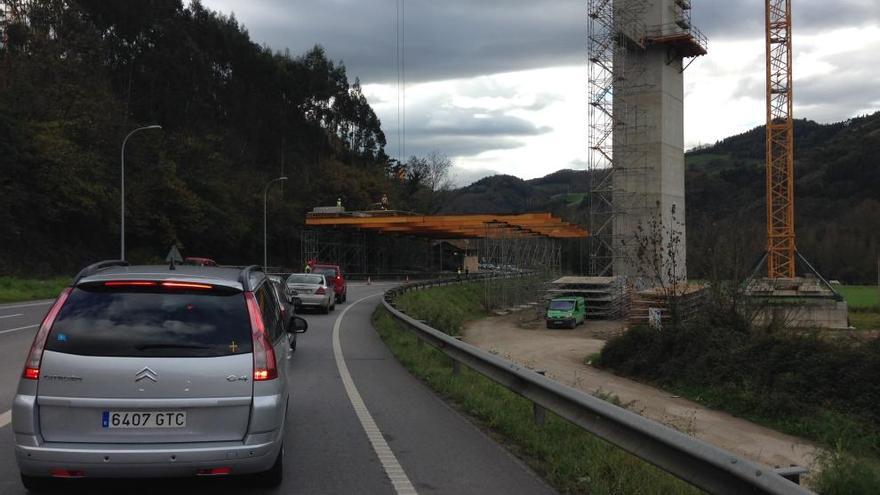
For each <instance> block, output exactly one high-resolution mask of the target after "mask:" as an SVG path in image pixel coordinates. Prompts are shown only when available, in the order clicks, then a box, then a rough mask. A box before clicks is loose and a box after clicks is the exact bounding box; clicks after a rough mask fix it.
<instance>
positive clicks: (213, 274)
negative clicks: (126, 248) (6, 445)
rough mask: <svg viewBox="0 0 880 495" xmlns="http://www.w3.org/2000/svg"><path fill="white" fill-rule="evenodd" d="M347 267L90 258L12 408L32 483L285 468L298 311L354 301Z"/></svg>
mask: <svg viewBox="0 0 880 495" xmlns="http://www.w3.org/2000/svg"><path fill="white" fill-rule="evenodd" d="M345 296H346V286H345V280H344V278H343V277H342V272H341V270H340V269H339V267H338V266H333V265H328V266H320V267H318V266H316V272H315V273H311V274H292V275H290V276H282V275H272V274H266V273H264V272H263V270H262V268H260V267H258V266H249V267H244V268H229V267H218V266H216V263H214V262H213V260H209V259H202V258H197V259H189V260H187V262H186V263H184V264H182V265H177V266H175V265H174V264H173V263H172V264H171V266H167V265H154V266H130V265H129V264H128V263H126V262H124V261H105V262H100V263H96V264H93V265H90V266H88V267H86V268H84V269H83V270H82V271H81V272H80V273H79V274H78V275H77V276H76V278H75V279H74V281H73V283H72V284H71V285H70V286H69V287H67V288H66V289H64V291H63V292H62V293H61V295H60V296H59V297H58V299H57V300H56V301H55V302H54V304H53V305H52V307H51V309H50V310H49V312H48V314H47V315H46V317H45V318H44V320H43V322H42V324H41V325H40V327H39V329H38V331H37V334H36V336H35V338H34V341H33V344H32V346H31V349H30V351H29V353H28V355H27V360H26V363H25V366H24V369H23V371H22V375H21V378H20V380H19V385H18V389H17V393H16V395H15V399H14V401H13V407H12V427H13V433H14V439H15V453H16V459H17V461H18V465H19V470H20V472H21V481H22V483H23V484H24V486H25V487H26V488H27V489H28V490H31V491H40V490H43V489H46V488H51V485H50V483H51V482H53V478H83V477H96V478H139V477H175V476H218V475H229V474H257V475H258V476H255V477H254V482H255V483H256V484H260V485H264V486H270V487H274V486H278V485H279V484H280V483H281V481H282V476H283V472H284V469H283V457H284V445H283V440H284V433H285V428H286V417H287V408H288V398H289V392H288V386H287V381H288V376H287V368H288V367H287V360H288V359H290V357H291V354H292V353H291V352H289V351H294V350H295V349H296V336H297V334H299V333H303V332H305V331H306V330H307V329H308V323H307V322H306V320H304V319H303V318H301V317H299V316H296V315H295V314H294V313H295V310H296V308H297V307H317V308H318V309H320V310H321V311H322V312H324V313H327V312H329V311H332V310H333V308H334V307H335V305H336V304H337V303H340V302H344V301H345Z"/></svg>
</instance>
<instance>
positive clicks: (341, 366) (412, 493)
mask: <svg viewBox="0 0 880 495" xmlns="http://www.w3.org/2000/svg"><path fill="white" fill-rule="evenodd" d="M381 295H382V293H381V292H380V293H378V294H373V295H371V296H366V297H362V298H360V299H358V300H357V301H354V302H352V303H351V304H350V305H348V306H347V307H346V308H345V309H344V310H343V311H342V313H340V315H339V316H337V317H336V321H335V322H334V323H333V357H334V358H335V359H336V368H337V369H338V370H339V376H340V378H342V385H343V386H344V387H345V393H346V394H347V395H348V401H349V402H350V403H351V406H352V407H353V408H354V412H355V414H356V415H357V417H358V420H360V423H361V428H363V430H364V433H366V434H367V438H368V439H369V440H370V444H372V446H373V452H375V454H376V456H377V457H378V458H379V461H380V462H381V463H382V468H383V469H384V470H385V476H387V477H388V479H389V480H390V481H391V484H392V485H393V486H394V491H395V492H396V493H397V494H398V495H417V494H418V492H416V489H415V487H414V486H413V484H412V482H410V480H409V477H408V476H407V475H406V472H405V471H404V470H403V467H401V466H400V462H398V461H397V457H396V456H395V455H394V452H392V450H391V447H389V446H388V442H386V441H385V437H383V436H382V431H381V430H379V426H378V425H377V424H376V421H375V420H373V416H372V415H371V414H370V411H369V410H368V409H367V405H366V403H364V399H363V398H362V397H361V394H360V392H358V389H357V387H356V386H355V384H354V380H352V378H351V373H349V371H348V365H346V364H345V356H344V355H343V353H342V343H341V341H340V339H339V333H340V327H341V326H342V319H343V318H344V317H345V314H346V313H348V310H350V309H351V308H353V307H355V306H357V304H358V303H360V302H363V301H365V300H367V299H370V298H373V297H378V296H381Z"/></svg>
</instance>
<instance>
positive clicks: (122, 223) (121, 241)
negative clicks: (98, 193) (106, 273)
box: [119, 125, 162, 261]
mask: <svg viewBox="0 0 880 495" xmlns="http://www.w3.org/2000/svg"><path fill="white" fill-rule="evenodd" d="M161 128H162V126H161V125H148V126H145V127H138V128H137V129H135V130H133V131H131V132H129V133H128V134H126V135H125V139H123V140H122V152H121V157H120V160H119V162H120V170H121V172H120V174H119V197H120V201H119V203H120V204H119V216H120V222H119V259H121V260H123V261H125V143H126V142H127V141H128V138H130V137H131V135H132V134H134V133H136V132H138V131H146V130H148V129H161Z"/></svg>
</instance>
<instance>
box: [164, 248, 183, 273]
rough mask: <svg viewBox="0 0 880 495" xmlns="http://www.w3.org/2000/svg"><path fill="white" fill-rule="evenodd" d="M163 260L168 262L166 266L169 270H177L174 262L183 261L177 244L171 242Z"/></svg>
mask: <svg viewBox="0 0 880 495" xmlns="http://www.w3.org/2000/svg"><path fill="white" fill-rule="evenodd" d="M165 261H167V262H168V263H170V265H169V266H168V269H169V270H177V268H175V267H174V264H175V263H183V256H181V255H180V251H179V250H178V249H177V244H172V245H171V249H170V250H169V251H168V256H166V257H165Z"/></svg>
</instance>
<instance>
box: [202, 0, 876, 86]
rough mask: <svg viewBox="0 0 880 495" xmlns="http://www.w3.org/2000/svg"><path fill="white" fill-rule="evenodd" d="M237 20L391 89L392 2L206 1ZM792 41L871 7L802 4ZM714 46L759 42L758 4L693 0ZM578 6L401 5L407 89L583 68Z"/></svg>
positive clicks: (863, 17)
mask: <svg viewBox="0 0 880 495" xmlns="http://www.w3.org/2000/svg"><path fill="white" fill-rule="evenodd" d="M205 4H206V5H208V6H209V7H211V8H214V9H217V10H220V11H221V12H224V13H229V12H231V11H234V12H235V14H236V17H237V18H238V19H239V20H240V21H241V22H242V23H243V24H245V26H247V28H248V29H249V31H250V33H251V35H252V37H253V38H254V40H255V41H256V42H258V43H267V44H268V45H270V46H272V47H273V48H275V49H277V50H283V49H284V48H289V49H290V50H291V51H292V52H294V53H301V52H303V51H305V50H307V49H309V48H310V47H311V46H313V45H314V44H316V43H320V44H322V45H324V46H325V47H326V48H327V50H328V53H329V54H330V55H331V56H332V57H333V58H334V59H342V60H344V62H345V63H346V65H347V67H348V69H349V73H350V75H352V76H360V77H361V79H362V81H364V82H365V83H377V82H392V81H396V80H397V70H396V65H395V53H396V48H395V39H396V27H395V26H396V10H395V8H396V2H395V1H394V0H370V1H363V0H335V1H327V0H293V1H290V0H263V1H261V2H238V1H234V0H207V1H205ZM793 16H794V21H793V22H794V28H795V32H796V33H797V34H809V33H814V32H818V31H827V30H829V29H833V28H838V27H843V26H850V27H851V26H860V25H867V24H875V25H876V24H880V8H878V5H877V1H876V0H834V1H833V2H830V1H828V0H801V1H798V2H795V5H794V6H793ZM693 17H694V23H695V25H697V26H698V27H699V28H700V29H702V30H703V31H704V32H705V33H706V34H707V35H708V36H709V38H710V51H711V42H712V40H713V39H714V40H716V41H720V40H727V39H743V38H754V37H760V36H761V35H762V33H763V29H764V1H763V0H710V1H706V0H694V1H693ZM585 52H586V12H585V2H575V1H572V0H543V1H534V0H480V1H476V2H475V1H472V0H443V1H436V0H406V61H407V64H406V73H407V80H408V81H410V82H416V81H434V80H441V79H453V78H464V77H471V76H475V75H482V74H494V73H498V72H509V71H517V70H525V69H536V68H544V67H556V66H563V65H582V64H585V62H586V53H585Z"/></svg>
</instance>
